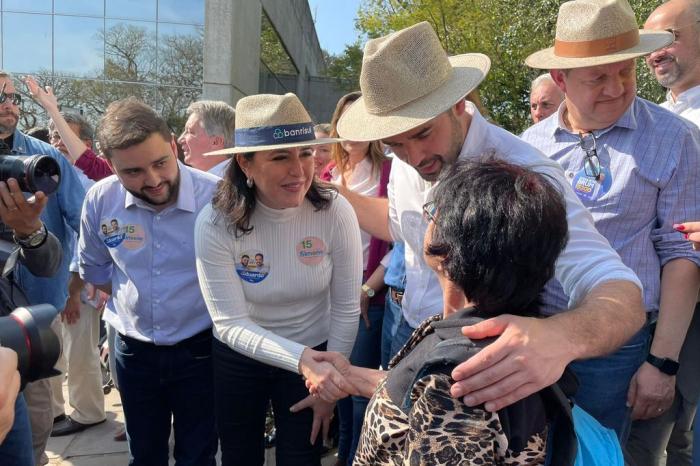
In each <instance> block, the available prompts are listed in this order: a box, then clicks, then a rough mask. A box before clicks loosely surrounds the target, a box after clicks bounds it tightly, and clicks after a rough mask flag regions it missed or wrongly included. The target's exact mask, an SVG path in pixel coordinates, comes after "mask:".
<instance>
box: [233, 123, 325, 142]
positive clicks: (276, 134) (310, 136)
mask: <svg viewBox="0 0 700 466" xmlns="http://www.w3.org/2000/svg"><path fill="white" fill-rule="evenodd" d="M315 139H316V136H315V135H314V125H313V123H297V124H294V125H279V126H258V127H255V128H241V129H236V139H235V141H236V147H255V146H275V145H278V144H288V143H290V142H303V141H313V140H315Z"/></svg>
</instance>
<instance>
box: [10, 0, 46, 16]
mask: <svg viewBox="0 0 700 466" xmlns="http://www.w3.org/2000/svg"><path fill="white" fill-rule="evenodd" d="M2 9H3V10H4V11H8V10H11V11H22V12H25V13H52V11H51V0H31V1H27V0H2Z"/></svg>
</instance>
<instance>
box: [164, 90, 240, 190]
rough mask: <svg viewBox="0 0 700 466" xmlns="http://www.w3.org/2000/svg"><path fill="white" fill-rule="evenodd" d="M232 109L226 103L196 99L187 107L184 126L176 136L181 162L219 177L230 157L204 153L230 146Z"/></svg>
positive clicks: (234, 126) (234, 125) (222, 174)
mask: <svg viewBox="0 0 700 466" xmlns="http://www.w3.org/2000/svg"><path fill="white" fill-rule="evenodd" d="M235 129H236V111H235V110H234V109H233V107H231V106H230V105H229V104H227V103H226V102H221V101H218V100H200V101H197V102H193V103H191V104H190V106H189V107H187V122H186V123H185V129H184V130H183V131H182V134H181V135H180V137H179V138H178V139H177V142H178V144H180V146H181V147H182V151H183V152H184V153H185V163H186V164H187V165H189V166H191V167H194V168H197V169H199V170H202V171H205V172H209V173H211V174H212V175H216V176H218V177H219V178H223V176H224V174H225V173H226V168H228V166H229V160H231V159H230V157H229V156H227V155H214V156H208V157H204V153H206V152H212V151H215V150H220V149H226V148H228V147H233V142H234V141H233V133H234V131H235Z"/></svg>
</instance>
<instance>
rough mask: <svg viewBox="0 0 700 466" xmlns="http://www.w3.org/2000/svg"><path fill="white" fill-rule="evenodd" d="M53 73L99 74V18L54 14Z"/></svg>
mask: <svg viewBox="0 0 700 466" xmlns="http://www.w3.org/2000/svg"><path fill="white" fill-rule="evenodd" d="M53 24H54V66H53V67H54V73H55V74H57V75H61V76H82V77H99V76H102V71H103V68H104V40H103V37H104V35H103V33H102V26H103V20H102V19H97V18H85V17H78V16H58V15H56V16H54V23H53Z"/></svg>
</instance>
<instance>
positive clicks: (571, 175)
mask: <svg viewBox="0 0 700 466" xmlns="http://www.w3.org/2000/svg"><path fill="white" fill-rule="evenodd" d="M566 176H568V177H569V178H573V177H574V174H573V172H567V174H566Z"/></svg>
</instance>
